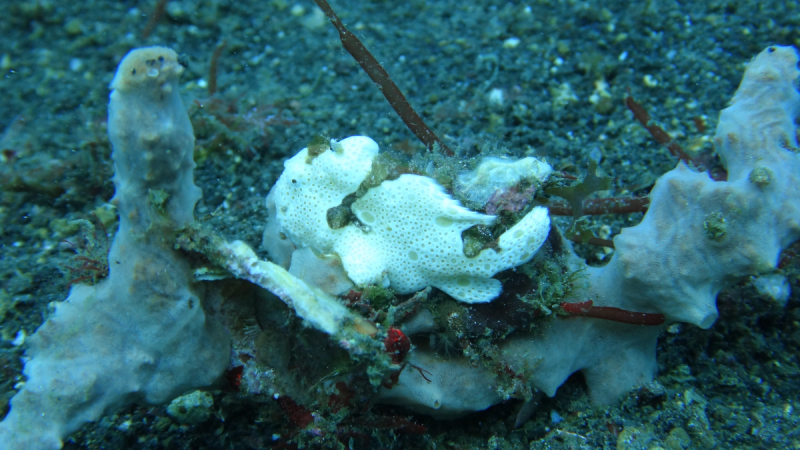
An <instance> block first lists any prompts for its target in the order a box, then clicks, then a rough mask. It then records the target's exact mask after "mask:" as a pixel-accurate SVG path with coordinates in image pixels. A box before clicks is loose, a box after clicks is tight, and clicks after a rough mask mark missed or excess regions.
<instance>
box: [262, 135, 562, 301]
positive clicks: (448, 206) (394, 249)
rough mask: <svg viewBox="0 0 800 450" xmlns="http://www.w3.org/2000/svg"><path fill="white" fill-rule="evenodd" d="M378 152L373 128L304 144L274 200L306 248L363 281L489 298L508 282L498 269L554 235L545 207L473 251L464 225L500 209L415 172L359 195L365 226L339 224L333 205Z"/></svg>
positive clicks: (283, 226) (292, 235) (286, 229)
mask: <svg viewBox="0 0 800 450" xmlns="http://www.w3.org/2000/svg"><path fill="white" fill-rule="evenodd" d="M377 154H378V145H377V144H376V143H375V142H374V141H373V140H372V139H370V138H367V137H363V136H354V137H350V138H347V139H344V140H343V141H341V142H335V141H333V144H332V149H331V150H328V151H325V152H323V153H321V154H319V155H318V156H316V157H314V156H310V155H309V153H308V149H303V150H301V151H300V152H299V153H298V154H297V155H296V156H295V157H293V158H291V159H290V160H288V161H286V163H285V167H286V170H285V171H284V173H283V174H282V175H281V177H280V179H279V180H278V182H277V183H276V185H275V188H274V191H273V194H272V195H273V197H272V198H271V200H272V199H274V201H275V205H276V210H277V213H276V218H275V219H276V220H277V222H278V224H279V225H280V230H281V232H282V233H283V234H284V235H285V236H287V237H288V238H289V239H291V240H292V242H294V244H295V245H297V246H298V247H310V248H311V249H313V250H314V251H315V252H317V253H320V254H329V253H335V254H337V255H338V256H339V257H340V258H341V260H342V265H343V266H344V269H345V271H346V272H347V275H348V276H349V277H350V279H352V280H353V282H355V283H356V284H357V285H361V286H363V285H368V284H387V282H388V283H389V284H390V285H391V286H392V287H393V288H394V289H395V290H396V291H397V292H400V293H411V292H415V291H417V290H419V289H422V288H425V287H427V286H433V287H436V288H439V289H441V290H443V291H444V292H446V293H447V294H449V295H451V296H452V297H453V298H455V299H457V300H461V301H464V302H468V303H478V302H488V301H491V300H492V299H494V298H495V297H497V296H498V295H499V294H500V292H501V290H502V287H501V284H500V282H499V281H498V280H495V279H493V278H492V276H494V275H495V274H496V273H498V272H500V271H503V270H506V269H509V268H511V267H514V266H517V265H520V264H523V263H525V262H527V261H529V260H530V259H531V258H532V257H533V254H534V253H536V251H537V250H538V249H539V247H540V246H541V245H542V243H543V242H544V240H545V238H546V237H547V233H548V231H549V229H550V219H549V217H548V215H547V210H546V209H545V208H542V207H536V208H534V209H533V210H532V211H531V212H530V213H528V214H527V215H526V216H525V217H523V219H522V220H521V221H520V222H519V223H517V224H516V225H514V226H513V227H512V228H511V229H509V230H508V231H506V232H505V233H504V234H503V235H502V236H501V237H500V239H499V240H498V242H497V245H496V246H495V247H493V248H490V249H484V250H482V251H481V252H480V253H479V254H478V255H476V256H475V257H472V258H470V257H467V256H466V255H465V254H464V250H463V241H462V238H461V233H462V232H463V231H464V230H466V229H468V228H470V227H473V226H475V225H492V224H494V221H495V217H494V216H488V215H485V214H481V213H478V212H475V211H471V210H469V209H467V208H464V207H463V206H461V204H460V203H459V202H458V201H457V200H455V199H453V198H452V197H450V195H448V194H447V193H446V192H445V191H444V188H443V187H442V186H440V185H439V184H438V183H436V181H434V180H433V179H431V178H428V177H424V176H419V175H409V174H406V175H402V176H400V177H399V178H397V179H395V180H391V181H384V182H383V183H381V184H380V185H379V186H377V187H373V188H371V189H369V190H368V191H367V193H366V194H364V195H363V196H362V197H361V198H358V199H357V200H355V201H354V202H353V203H352V205H351V206H350V210H351V211H352V214H353V215H354V216H355V217H356V218H357V219H358V221H359V222H360V223H359V224H353V223H350V224H348V225H345V226H343V227H340V228H335V229H334V228H331V225H330V224H329V216H328V214H329V210H330V209H331V208H335V207H340V205H342V201H343V200H344V199H345V197H347V196H348V195H350V194H353V193H355V192H356V190H357V189H358V187H359V185H360V184H361V182H362V181H363V180H364V179H365V178H367V176H368V175H369V173H370V170H371V168H372V162H373V158H374V157H375V156H376V155H377ZM272 225H274V224H271V226H272Z"/></svg>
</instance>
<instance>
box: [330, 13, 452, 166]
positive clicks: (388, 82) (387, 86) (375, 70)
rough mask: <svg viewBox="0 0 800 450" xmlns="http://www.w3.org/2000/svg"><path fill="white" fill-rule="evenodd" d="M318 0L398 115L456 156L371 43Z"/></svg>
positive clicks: (430, 143)
mask: <svg viewBox="0 0 800 450" xmlns="http://www.w3.org/2000/svg"><path fill="white" fill-rule="evenodd" d="M314 1H315V2H316V3H317V6H319V8H320V9H321V10H322V12H324V13H325V15H326V16H327V17H328V19H329V20H330V21H331V23H332V24H333V26H334V27H336V30H337V31H338V32H339V39H341V41H342V46H343V47H344V48H345V50H347V51H348V53H350V55H352V56H353V58H354V59H355V60H356V62H358V65H360V66H361V68H362V69H364V71H365V72H367V75H369V77H370V78H371V79H372V81H373V82H375V84H377V85H378V87H379V88H380V90H381V92H382V93H383V96H384V97H386V100H387V101H388V102H389V104H390V105H391V106H392V108H394V110H395V112H397V115H398V116H400V119H402V120H403V122H404V123H405V124H406V126H407V127H408V129H409V130H411V132H412V133H414V135H415V136H417V139H419V140H420V141H422V143H423V144H425V146H426V147H428V149H432V148H433V147H434V145H435V144H438V145H439V148H441V151H442V153H444V154H445V155H447V156H454V155H455V153H453V151H452V150H450V148H449V147H447V145H445V143H444V142H442V140H441V139H439V137H438V136H436V134H435V133H434V132H433V131H431V129H430V128H428V126H427V125H425V122H424V121H423V120H422V117H420V116H419V114H417V112H416V111H415V110H414V108H413V107H412V106H411V104H410V103H408V100H406V97H405V96H404V95H403V92H402V91H400V88H398V87H397V85H396V84H394V81H392V78H391V77H390V76H389V73H388V72H386V69H384V68H383V66H382V65H381V63H379V62H378V60H377V59H375V57H374V56H372V53H370V52H369V50H367V47H365V46H364V44H363V43H362V42H361V40H359V39H358V38H357V37H356V35H355V34H353V33H351V32H350V30H348V29H347V28H346V27H345V26H344V24H343V23H342V21H341V20H339V16H337V15H336V13H335V12H334V11H333V8H332V7H331V5H329V4H328V2H327V1H326V0H314Z"/></svg>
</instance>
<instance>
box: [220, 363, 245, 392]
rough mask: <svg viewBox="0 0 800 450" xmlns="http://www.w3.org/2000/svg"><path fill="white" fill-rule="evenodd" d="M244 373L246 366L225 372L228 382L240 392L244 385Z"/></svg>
mask: <svg viewBox="0 0 800 450" xmlns="http://www.w3.org/2000/svg"><path fill="white" fill-rule="evenodd" d="M243 371H244V366H236V367H234V368H233V369H230V370H228V371H226V372H225V379H226V380H228V383H229V384H230V385H231V387H232V388H234V389H236V390H237V391H238V390H239V386H241V385H242V372H243Z"/></svg>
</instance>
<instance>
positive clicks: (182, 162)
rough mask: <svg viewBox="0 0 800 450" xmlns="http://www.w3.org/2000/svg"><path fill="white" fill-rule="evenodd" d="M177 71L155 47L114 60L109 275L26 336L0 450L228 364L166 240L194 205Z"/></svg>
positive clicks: (176, 388)
mask: <svg viewBox="0 0 800 450" xmlns="http://www.w3.org/2000/svg"><path fill="white" fill-rule="evenodd" d="M181 72H183V67H181V65H180V64H179V63H178V61H177V55H176V54H175V52H173V51H172V50H170V49H167V48H163V47H149V48H144V49H138V50H133V51H131V52H130V53H129V54H128V55H127V56H126V57H125V59H123V60H122V63H120V66H119V69H118V71H117V75H116V76H115V77H114V81H113V82H112V83H111V88H112V93H111V100H110V103H109V113H108V132H109V138H110V139H111V144H112V145H113V147H114V150H113V152H112V155H111V156H112V158H113V160H114V168H115V175H114V185H115V187H116V194H115V195H114V199H113V202H114V203H115V204H116V205H117V207H118V210H119V215H120V225H119V231H117V234H116V236H115V238H114V243H113V244H112V246H111V251H110V253H109V261H110V264H109V275H108V278H106V279H105V280H103V281H102V282H101V283H99V284H97V285H95V286H85V285H81V284H76V285H75V286H74V287H73V288H72V290H71V291H70V294H69V297H68V298H67V299H66V300H65V301H64V302H61V303H58V304H57V306H56V307H55V312H54V313H53V314H52V315H51V316H50V317H49V318H48V319H47V321H46V322H45V323H44V324H43V325H42V326H41V327H40V328H39V329H38V330H37V331H36V334H34V335H33V336H32V337H31V339H30V341H29V347H28V350H27V352H26V356H27V358H29V360H28V362H27V363H26V364H25V370H24V374H25V376H26V377H27V382H26V383H25V385H24V387H23V388H22V389H21V390H20V391H19V392H18V393H17V394H16V395H15V396H14V398H13V399H12V400H11V411H10V412H9V413H8V415H7V416H6V418H5V419H4V420H3V422H2V423H0V442H1V443H2V444H0V446H2V448H4V449H10V450H17V449H19V450H22V449H44V450H46V449H58V448H61V446H62V440H63V439H64V438H65V437H67V436H68V435H69V434H71V433H72V432H74V431H75V430H77V429H79V428H80V427H81V426H82V425H83V424H84V423H85V422H89V421H93V420H97V419H99V418H101V417H102V416H103V415H105V414H107V413H111V412H113V411H115V410H116V409H118V408H119V407H121V406H123V405H128V404H131V403H138V404H161V403H166V402H169V401H170V400H172V399H173V398H175V397H177V396H178V395H181V394H183V393H185V392H188V391H192V390H195V389H197V388H201V387H205V386H209V385H210V384H212V383H213V382H214V381H216V380H217V378H218V377H219V376H220V375H221V374H222V372H223V371H224V370H225V367H226V366H227V364H228V359H229V355H230V344H229V338H228V336H227V334H226V332H225V330H223V329H222V327H221V326H220V325H219V324H218V323H216V322H214V321H212V320H209V318H208V316H207V315H206V311H205V308H204V303H205V301H204V298H203V297H202V295H201V293H202V291H200V290H196V289H195V286H194V282H193V280H194V277H193V271H192V267H191V266H190V264H189V262H188V261H186V259H185V258H184V257H183V255H181V254H180V253H178V252H177V251H176V250H175V249H174V248H173V243H172V238H171V236H172V234H173V233H174V230H175V229H176V228H177V227H180V226H184V225H187V224H189V223H190V222H192V220H193V217H192V211H193V209H194V204H195V202H196V201H197V200H198V199H199V198H200V189H199V188H197V186H195V185H194V182H193V180H192V169H193V168H194V161H193V160H192V153H193V146H194V135H193V133H192V126H191V123H190V122H189V117H188V115H187V114H186V108H184V106H183V102H182V101H181V97H180V95H179V93H178V76H179V75H180V74H181Z"/></svg>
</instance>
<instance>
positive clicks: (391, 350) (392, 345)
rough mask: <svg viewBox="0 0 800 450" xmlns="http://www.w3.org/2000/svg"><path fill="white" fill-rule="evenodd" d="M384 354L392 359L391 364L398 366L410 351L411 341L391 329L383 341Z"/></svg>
mask: <svg viewBox="0 0 800 450" xmlns="http://www.w3.org/2000/svg"><path fill="white" fill-rule="evenodd" d="M383 346H384V347H385V348H386V353H388V354H389V357H390V358H392V362H393V363H395V364H400V363H402V362H403V360H404V359H406V355H407V354H408V352H409V351H411V340H410V339H408V337H407V336H406V335H405V334H403V332H402V331H400V330H399V329H397V328H394V327H391V328H389V331H388V332H387V333H386V339H384V340H383Z"/></svg>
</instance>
